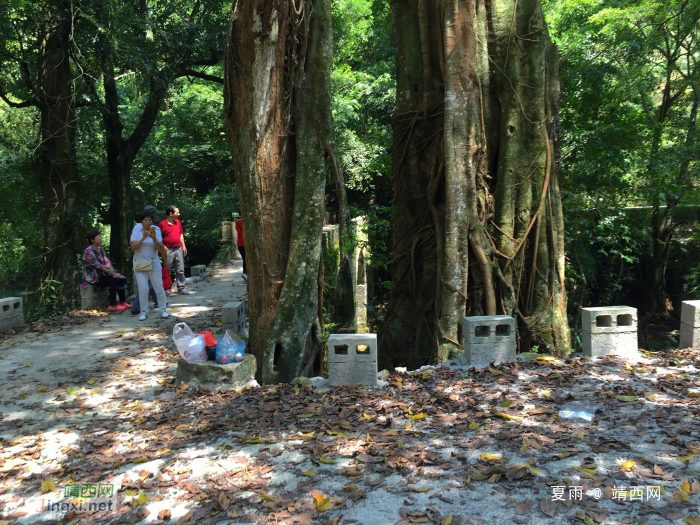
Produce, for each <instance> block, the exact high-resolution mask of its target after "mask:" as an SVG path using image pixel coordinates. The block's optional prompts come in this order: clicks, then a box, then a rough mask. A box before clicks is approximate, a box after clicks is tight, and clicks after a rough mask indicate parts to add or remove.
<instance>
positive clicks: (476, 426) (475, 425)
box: [469, 423, 479, 430]
mask: <svg viewBox="0 0 700 525" xmlns="http://www.w3.org/2000/svg"><path fill="white" fill-rule="evenodd" d="M477 428H479V423H469V430H476V429H477Z"/></svg>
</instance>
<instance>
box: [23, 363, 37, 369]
mask: <svg viewBox="0 0 700 525" xmlns="http://www.w3.org/2000/svg"><path fill="white" fill-rule="evenodd" d="M22 364H23V365H24V366H28V367H29V368H31V367H33V366H34V365H33V364H32V363H22Z"/></svg>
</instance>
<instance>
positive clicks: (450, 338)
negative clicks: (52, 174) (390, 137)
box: [380, 0, 570, 368]
mask: <svg viewBox="0 0 700 525" xmlns="http://www.w3.org/2000/svg"><path fill="white" fill-rule="evenodd" d="M391 9H392V24H393V27H394V36H395V41H396V49H397V56H396V63H397V97H396V98H397V99H396V110H395V114H394V118H393V128H394V147H393V153H392V154H393V178H394V198H395V204H394V210H395V211H394V213H395V215H394V224H393V243H394V244H393V248H392V251H393V260H394V265H393V268H392V294H391V298H390V301H389V308H388V313H387V322H386V325H385V328H384V331H383V333H382V334H381V337H380V359H381V360H382V361H383V364H382V365H380V366H382V367H383V368H390V367H394V366H408V367H410V368H415V367H418V366H420V365H423V364H427V363H435V362H440V361H444V360H445V359H447V358H449V357H450V355H451V354H452V353H453V352H459V351H461V347H462V334H461V323H462V318H463V317H464V316H465V315H495V314H503V313H504V314H507V315H511V316H513V317H517V318H518V320H519V325H518V326H519V338H518V341H519V344H520V348H521V350H529V349H530V347H531V346H532V345H534V344H541V345H548V346H550V347H552V348H556V350H557V351H558V352H560V353H567V352H568V351H569V347H570V337H569V329H568V325H567V319H566V294H565V290H564V237H563V235H564V229H563V219H562V209H561V199H560V196H559V187H558V183H557V174H556V163H555V146H556V133H555V127H556V124H557V114H558V102H559V82H558V67H559V66H558V62H557V54H556V49H555V48H554V45H553V44H552V43H551V41H550V39H549V35H548V32H547V27H546V25H545V21H544V16H543V13H542V8H541V5H540V2H539V0H490V1H486V0H442V1H440V2H428V1H427V0H395V1H393V2H392V3H391Z"/></svg>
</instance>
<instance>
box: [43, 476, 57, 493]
mask: <svg viewBox="0 0 700 525" xmlns="http://www.w3.org/2000/svg"><path fill="white" fill-rule="evenodd" d="M54 490H56V485H54V483H53V481H51V480H50V479H47V480H46V481H42V482H41V492H53V491H54Z"/></svg>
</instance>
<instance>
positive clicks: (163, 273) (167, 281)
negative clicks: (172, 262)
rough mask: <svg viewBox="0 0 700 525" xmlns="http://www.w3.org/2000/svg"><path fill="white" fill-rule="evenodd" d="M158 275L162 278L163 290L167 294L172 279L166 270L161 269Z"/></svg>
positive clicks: (171, 285)
mask: <svg viewBox="0 0 700 525" xmlns="http://www.w3.org/2000/svg"><path fill="white" fill-rule="evenodd" d="M160 275H161V277H162V278H163V289H164V290H165V291H166V292H167V291H168V290H170V289H171V288H172V287H173V278H172V277H170V272H169V271H168V269H167V268H163V269H162V270H161V272H160Z"/></svg>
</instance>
